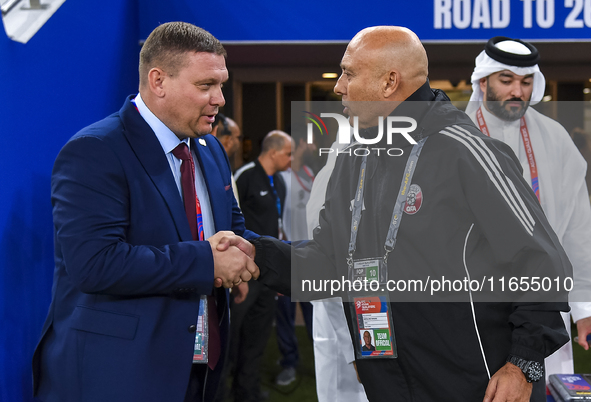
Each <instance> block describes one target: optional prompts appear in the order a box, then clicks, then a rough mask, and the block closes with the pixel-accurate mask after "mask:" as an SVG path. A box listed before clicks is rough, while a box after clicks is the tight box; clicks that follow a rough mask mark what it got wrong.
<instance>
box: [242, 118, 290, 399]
mask: <svg viewBox="0 0 591 402" xmlns="http://www.w3.org/2000/svg"><path fill="white" fill-rule="evenodd" d="M290 164H291V138H290V136H289V135H287V134H286V133H284V132H283V131H278V130H275V131H271V132H270V133H268V134H267V135H266V136H265V138H264V140H263V143H262V149H261V153H260V155H259V157H258V158H257V159H256V160H255V161H253V162H250V163H247V164H246V165H244V166H242V167H241V168H240V169H238V171H236V185H237V187H238V195H239V199H240V206H241V208H242V213H243V214H244V220H245V225H246V227H248V228H252V229H256V230H257V231H258V232H256V233H258V234H261V235H266V236H272V237H274V238H278V239H284V238H285V235H284V227H283V219H282V215H283V210H284V208H285V194H286V187H285V183H284V181H283V178H282V177H281V175H280V174H279V172H281V171H284V170H285V169H287V168H288V167H289V166H290ZM249 285H250V286H249V292H248V296H247V297H246V300H245V301H244V302H243V303H241V304H238V305H234V308H233V309H232V324H231V325H232V342H235V343H236V344H235V345H233V346H232V349H233V350H236V353H235V354H234V353H233V354H234V358H235V362H234V380H233V384H232V393H233V395H234V399H235V401H236V402H257V401H259V400H260V399H261V390H260V377H261V373H260V367H261V361H262V357H263V354H264V351H265V347H266V346H267V341H268V340H269V336H270V334H271V328H272V325H273V317H274V315H275V305H276V302H275V295H276V292H274V291H273V290H271V289H269V288H267V287H266V286H264V285H263V284H261V283H257V282H255V281H252V282H251V283H250V284H249Z"/></svg>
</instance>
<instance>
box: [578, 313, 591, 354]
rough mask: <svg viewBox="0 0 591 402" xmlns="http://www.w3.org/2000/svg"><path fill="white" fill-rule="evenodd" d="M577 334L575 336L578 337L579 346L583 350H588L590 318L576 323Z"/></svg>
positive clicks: (590, 327) (590, 328)
mask: <svg viewBox="0 0 591 402" xmlns="http://www.w3.org/2000/svg"><path fill="white" fill-rule="evenodd" d="M577 333H578V334H577V336H578V337H579V345H581V346H582V347H583V349H585V350H589V344H588V343H587V335H589V334H591V317H587V318H583V319H580V320H579V321H577Z"/></svg>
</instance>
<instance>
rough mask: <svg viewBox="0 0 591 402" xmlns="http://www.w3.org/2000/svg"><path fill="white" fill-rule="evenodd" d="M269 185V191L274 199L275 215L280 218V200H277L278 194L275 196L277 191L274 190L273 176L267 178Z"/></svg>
mask: <svg viewBox="0 0 591 402" xmlns="http://www.w3.org/2000/svg"><path fill="white" fill-rule="evenodd" d="M269 183H271V189H272V190H273V196H274V197H275V205H276V207H277V213H278V214H279V218H281V200H280V199H279V194H277V190H275V183H274V182H273V176H269Z"/></svg>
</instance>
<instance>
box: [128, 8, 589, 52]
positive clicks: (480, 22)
mask: <svg viewBox="0 0 591 402" xmlns="http://www.w3.org/2000/svg"><path fill="white" fill-rule="evenodd" d="M144 2H145V3H150V1H147V0H144ZM152 3H158V2H157V1H152ZM152 5H154V4H152ZM140 13H141V14H142V15H143V18H142V32H141V34H142V37H143V38H145V37H147V35H148V34H149V33H150V31H151V30H152V29H153V28H154V27H156V26H157V25H158V24H160V23H162V22H166V21H173V20H183V21H187V22H192V23H194V24H196V25H198V26H201V27H203V28H205V29H207V30H208V31H210V32H211V33H213V34H214V35H215V36H216V37H217V38H218V39H220V40H222V41H225V42H235V41H236V42H260V41H271V42H275V41H296V42H305V41H313V42H324V41H328V42H341V41H344V42H346V41H349V40H350V39H351V38H352V37H353V36H354V35H355V33H357V32H358V31H359V30H361V29H363V28H366V27H368V26H373V25H401V26H405V27H408V28H410V29H412V30H413V31H414V32H416V33H417V35H418V36H419V38H421V40H423V41H427V42H448V41H461V42H467V41H485V40H488V39H489V38H491V37H493V36H497V35H502V36H509V37H516V38H521V39H528V40H537V41H540V40H542V41H570V40H585V41H588V40H591V0H420V1H392V0H390V1H386V0H366V1H363V2H359V1H352V0H341V1H336V0H327V1H322V2H318V1H313V0H298V1H294V0H286V1H283V2H281V3H279V2H270V1H268V0H251V1H248V2H238V1H218V0H216V1H212V2H211V3H208V4H207V5H205V4H204V3H202V2H197V1H186V0H184V1H178V0H176V1H170V2H169V3H167V5H166V7H145V8H144V7H142V8H141V9H140Z"/></svg>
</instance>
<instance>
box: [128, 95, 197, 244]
mask: <svg viewBox="0 0 591 402" xmlns="http://www.w3.org/2000/svg"><path fill="white" fill-rule="evenodd" d="M131 99H132V96H130V97H129V98H128V99H127V100H126V102H125V104H124V105H123V107H122V108H121V110H120V111H119V115H120V117H121V120H122V121H123V126H124V128H125V129H124V135H125V137H126V138H127V140H128V142H129V144H130V146H131V148H132V149H133V152H134V153H135V155H136V156H137V158H138V160H139V161H140V163H141V164H142V166H143V167H144V169H145V170H146V173H147V174H148V176H149V177H150V179H151V180H152V182H153V183H154V185H155V186H156V188H157V189H158V191H159V192H160V194H161V195H162V197H163V198H164V200H165V202H166V205H167V206H168V210H169V212H170V214H171V216H172V219H173V221H174V224H175V226H176V229H177V233H178V234H179V238H180V239H181V240H182V241H188V240H192V239H193V237H192V235H191V228H190V227H189V222H188V221H187V215H186V214H185V208H184V206H183V200H182V199H181V197H180V196H179V191H178V188H177V186H176V183H175V182H174V177H173V175H172V172H171V171H170V165H169V164H168V160H167V159H166V155H165V154H164V151H163V150H162V146H161V145H160V142H159V141H158V138H157V137H156V134H154V132H153V131H152V129H151V128H150V126H149V125H148V123H146V121H145V120H144V119H143V118H142V116H141V115H140V114H139V112H138V111H137V109H136V108H135V105H133V103H131Z"/></svg>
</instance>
